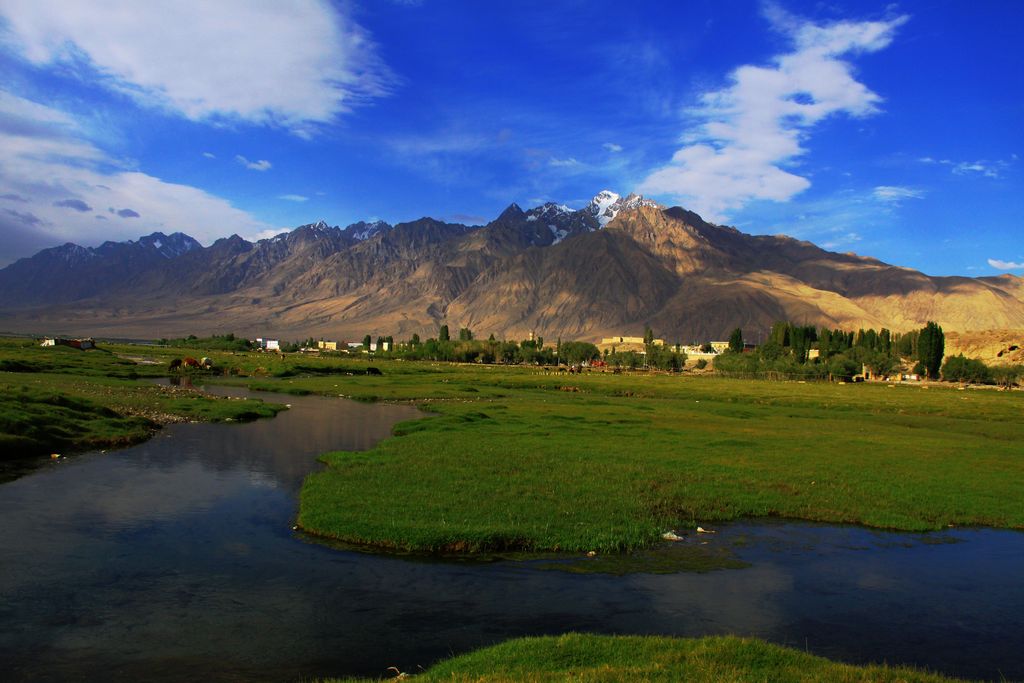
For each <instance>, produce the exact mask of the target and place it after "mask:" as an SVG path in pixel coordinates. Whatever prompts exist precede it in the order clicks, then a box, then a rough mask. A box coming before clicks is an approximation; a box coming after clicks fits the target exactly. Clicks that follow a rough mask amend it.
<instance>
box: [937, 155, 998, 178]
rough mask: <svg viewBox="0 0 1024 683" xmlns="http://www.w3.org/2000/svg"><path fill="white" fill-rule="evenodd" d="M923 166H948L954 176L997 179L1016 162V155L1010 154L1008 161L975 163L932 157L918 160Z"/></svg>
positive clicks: (980, 161)
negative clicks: (978, 176)
mask: <svg viewBox="0 0 1024 683" xmlns="http://www.w3.org/2000/svg"><path fill="white" fill-rule="evenodd" d="M918 161H920V162H921V163H923V164H939V165H942V166H949V167H950V171H952V172H953V173H955V174H956V175H972V174H977V175H981V176H984V177H986V178H999V177H1000V176H1002V174H1003V172H1004V171H1006V169H1007V168H1009V167H1010V164H1011V163H1013V162H1015V161H1017V155H1016V154H1011V155H1010V160H1009V161H1007V160H1005V159H996V160H994V161H989V160H987V159H979V160H977V161H953V160H952V159H934V158H932V157H921V158H920V159H918Z"/></svg>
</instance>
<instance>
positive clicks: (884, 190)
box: [872, 185, 924, 203]
mask: <svg viewBox="0 0 1024 683" xmlns="http://www.w3.org/2000/svg"><path fill="white" fill-rule="evenodd" d="M872 194H873V195H874V197H875V199H877V200H879V201H882V202H893V203H898V202H901V201H903V200H904V199H921V198H922V197H924V192H923V191H922V190H916V189H914V188H912V187H900V186H898V185H879V186H878V187H876V188H875V189H874V192H872Z"/></svg>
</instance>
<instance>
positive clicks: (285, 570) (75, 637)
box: [0, 390, 1024, 681]
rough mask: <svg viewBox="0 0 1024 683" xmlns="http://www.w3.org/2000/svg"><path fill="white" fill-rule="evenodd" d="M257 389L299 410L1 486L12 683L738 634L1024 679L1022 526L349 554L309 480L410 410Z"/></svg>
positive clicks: (414, 662) (3, 637) (758, 532)
mask: <svg viewBox="0 0 1024 683" xmlns="http://www.w3.org/2000/svg"><path fill="white" fill-rule="evenodd" d="M233 391H234V390H233ZM234 393H236V394H237V393H242V392H239V391H235V392H234ZM261 397H263V398H265V399H267V400H275V401H279V402H283V403H291V404H292V406H293V407H292V410H290V411H287V412H285V413H282V414H280V415H279V416H278V417H277V418H275V419H273V420H262V421H258V422H254V423H249V424H244V425H176V426H172V427H169V428H166V429H164V430H162V431H161V432H160V433H159V434H158V435H157V436H156V437H155V438H154V439H152V440H151V441H149V442H146V443H144V444H141V445H139V446H136V447H134V448H130V449H126V450H122V451H116V452H109V453H105V454H101V453H90V454H85V455H82V456H77V457H75V458H71V459H68V460H66V461H61V462H57V463H47V464H46V465H44V466H43V467H42V468H40V469H39V470H36V471H35V472H33V473H31V474H29V475H27V476H24V477H22V478H20V479H17V480H15V481H10V482H7V483H3V484H0V671H3V672H4V673H3V678H4V680H32V681H36V680H39V681H42V680H61V681H69V680H130V679H135V680H140V679H141V680H181V679H184V678H193V677H194V678H199V677H202V678H204V679H208V680H209V679H212V680H252V679H263V680H297V679H300V678H309V677H314V676H323V675H342V674H369V675H383V674H385V673H386V672H385V669H386V668H387V667H388V666H392V665H394V666H398V667H400V668H402V669H403V670H405V671H416V670H417V667H418V666H424V667H426V666H429V665H430V664H431V663H432V662H434V661H436V660H437V659H439V658H442V657H445V656H448V655H450V654H453V653H461V652H465V651H467V650H470V649H473V648H475V647H479V646H482V645H487V644H491V643H495V642H499V641H502V640H505V639H507V638H511V637H515V636H521V635H530V634H546V633H562V632H565V631H569V630H576V631H595V632H603V633H660V634H673V635H685V636H697V635H705V634H724V633H736V634H742V635H752V636H759V637H763V638H766V639H768V640H771V641H774V642H777V643H782V644H788V645H793V646H798V647H801V648H807V649H809V650H810V651H811V652H814V653H817V654H822V655H825V656H829V657H833V658H836V659H841V660H845V661H850V662H871V661H883V660H885V661H888V662H890V663H910V664H916V665H920V666H926V667H929V668H932V669H936V670H939V671H943V672H946V673H950V674H957V675H963V676H972V677H978V678H989V679H998V678H999V677H1000V676H1005V677H1006V678H1009V679H1022V678H1024V655H1022V652H1024V647H1022V646H1024V581H1022V578H1024V534H1021V533H1015V532H1005V531H993V530H950V531H948V532H943V533H940V534H933V535H913V534H887V533H880V532H872V531H868V530H864V529H859V528H852V527H851V528H848V527H830V526H823V525H810V524H781V523H763V524H761V523H759V524H732V525H728V526H725V527H722V528H720V529H719V533H718V534H716V535H715V536H713V537H709V539H710V540H709V544H711V545H714V544H718V546H725V547H729V548H731V549H733V551H734V552H735V555H736V557H737V558H739V559H741V560H743V561H745V562H747V563H749V564H750V566H749V567H747V568H744V569H728V570H720V571H714V572H709V573H705V574H692V573H674V574H642V573H641V574H629V575H626V576H618V577H617V576H609V575H603V574H594V575H578V574H569V573H565V572H560V571H541V570H539V569H538V568H537V564H536V563H530V562H525V563H524V562H510V561H502V562H491V563H481V562H442V561H424V560H422V559H419V560H417V559H410V558H399V557H388V556H378V555H372V554H365V553H356V552H348V551H343V550H338V549H334V548H329V547H325V546H322V545H319V544H316V543H312V542H309V541H308V540H306V539H304V538H303V537H302V536H300V535H297V534H295V533H294V532H293V531H292V530H291V526H292V523H293V518H294V515H295V512H296V508H297V494H298V491H299V488H300V487H301V484H302V479H303V477H304V476H305V475H306V474H307V473H308V472H310V471H312V470H313V469H315V468H317V467H318V466H319V465H318V464H317V463H316V456H317V455H318V454H319V453H321V452H323V451H326V450H331V449H339V448H344V449H360V448H366V447H369V446H371V445H372V444H373V443H375V442H376V441H377V440H379V439H381V438H383V437H385V436H387V435H388V434H389V433H390V429H391V427H392V426H393V425H394V423H396V422H398V421H401V420H406V419H410V418H414V417H417V416H419V415H421V414H420V413H418V412H417V411H415V410H414V409H413V408H410V407H405V406H386V405H368V404H360V403H355V402H351V401H343V400H340V399H339V400H332V399H324V398H316V397H290V396H273V395H265V394H264V395H261ZM702 540H703V539H702Z"/></svg>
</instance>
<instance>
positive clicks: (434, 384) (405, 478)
mask: <svg viewBox="0 0 1024 683" xmlns="http://www.w3.org/2000/svg"><path fill="white" fill-rule="evenodd" d="M392 365H393V366H400V365H401V364H398V363H395V364H392ZM411 365H412V364H405V367H391V366H383V365H382V366H381V367H382V368H383V370H384V374H383V375H382V376H319V377H295V378H289V379H287V380H278V381H274V382H262V383H256V384H254V385H253V386H256V387H260V388H268V389H269V388H274V389H276V390H278V391H292V392H298V393H304V392H313V393H320V394H327V395H345V396H349V397H353V398H361V399H364V400H402V401H413V402H415V403H417V404H419V405H420V406H421V407H423V408H425V409H428V410H430V411H431V412H433V413H436V416H435V417H429V418H425V419H423V420H418V421H414V422H411V423H405V424H402V425H399V426H398V427H396V430H395V437H394V438H392V439H388V440H386V441H384V442H382V443H381V444H379V445H378V446H377V447H376V448H375V449H373V450H371V451H367V452H358V453H350V452H335V453H329V454H326V455H325V456H324V457H323V461H324V462H325V463H326V465H327V467H326V469H325V470H324V471H322V472H318V473H314V474H312V475H310V476H309V477H308V478H307V480H306V483H305V485H304V487H303V491H302V497H301V507H300V513H299V526H300V527H301V528H303V529H304V530H306V531H308V532H310V533H312V534H316V535H321V536H325V537H330V538H335V539H338V540H342V541H346V542H350V543H358V544H368V545H373V546H377V547H381V548H392V549H400V550H413V551H424V552H481V551H507V550H526V551H548V550H557V551H569V552H588V551H596V552H609V551H624V550H629V549H633V548H638V547H644V546H648V545H651V544H653V543H656V542H660V539H661V537H662V534H664V533H666V532H667V531H670V530H683V529H690V530H692V529H694V528H695V527H696V526H698V525H701V524H704V525H707V524H708V523H713V522H716V521H722V520H731V519H736V518H740V517H750V518H756V517H765V516H772V517H775V516H777V517H786V518H792V519H803V520H810V521H820V522H831V523H856V524H862V525H866V526H870V527H877V528H883V529H894V530H905V531H925V530H934V529H941V528H947V527H948V526H951V525H955V526H963V525H980V526H991V527H996V528H1009V529H1021V528H1024V509H1021V507H1020V505H1019V501H1020V500H1022V499H1024V476H1022V475H1024V458H1022V457H1021V452H1020V443H1024V424H1022V423H1021V421H1020V419H1019V417H1020V411H1021V409H1022V407H1024V401H1022V400H1021V399H1022V398H1024V397H1022V396H1021V395H1019V394H1016V393H996V392H956V391H935V390H932V391H928V390H924V389H921V388H919V387H906V386H896V387H892V388H890V387H888V386H885V385H873V386H865V385H836V384H802V383H795V382H788V383H786V382H765V381H756V380H752V381H747V380H721V379H714V378H695V377H679V376H668V375H657V376H656V375H613V374H610V373H609V374H597V373H595V374H593V375H576V376H557V375H546V374H543V373H538V372H536V371H530V370H524V369H498V368H473V367H456V366H434V367H432V368H426V367H418V368H415V369H413V368H412V367H409V366H411ZM419 365H421V366H422V365H424V364H419Z"/></svg>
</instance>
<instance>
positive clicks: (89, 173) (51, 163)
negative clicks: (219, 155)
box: [0, 91, 271, 263]
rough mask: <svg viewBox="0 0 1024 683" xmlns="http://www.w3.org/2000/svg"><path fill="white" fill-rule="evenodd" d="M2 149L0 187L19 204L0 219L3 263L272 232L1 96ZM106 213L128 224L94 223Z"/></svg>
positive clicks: (60, 115)
mask: <svg viewBox="0 0 1024 683" xmlns="http://www.w3.org/2000/svg"><path fill="white" fill-rule="evenodd" d="M0 149H3V150H4V153H3V158H2V163H0V187H4V188H5V189H6V190H8V191H9V192H10V193H11V195H12V196H17V197H18V203H17V204H16V207H17V208H14V206H15V205H12V206H11V208H10V209H5V210H4V211H2V212H0V263H2V262H4V261H6V260H9V259H11V258H12V257H18V256H26V255H30V254H31V253H32V252H33V251H35V250H36V249H39V248H42V247H44V246H53V245H54V244H59V243H62V242H66V241H73V242H77V243H79V244H83V245H87V246H88V245H95V244H99V243H100V242H103V241H104V240H108V239H115V240H124V239H133V238H136V237H138V236H139V235H142V234H147V233H149V232H153V231H156V230H160V231H163V232H173V231H179V230H180V231H183V232H186V233H188V234H190V235H192V236H193V237H195V238H196V239H198V240H199V241H201V242H204V243H209V242H211V241H212V240H213V239H216V238H217V237H220V236H223V235H225V234H230V233H232V232H237V233H239V234H241V235H243V236H244V235H253V234H256V233H259V232H260V231H263V230H266V229H268V228H270V227H271V226H269V225H267V224H266V223H263V222H262V221H259V220H257V219H256V218H254V217H253V216H251V215H250V214H248V213H246V212H245V211H242V210H240V209H237V208H235V207H233V206H232V205H231V204H230V203H229V202H227V201H226V200H224V199H222V198H220V197H217V196H214V195H211V194H209V193H207V192H205V191H203V190H201V189H199V188H196V187H191V186H188V185H180V184H177V183H169V182H165V181H163V180H161V179H160V178H156V177H153V176H151V175H147V174H145V173H142V172H139V171H137V170H134V169H130V168H126V167H124V166H123V165H122V164H120V163H119V161H118V160H117V159H114V158H111V157H109V156H108V155H106V154H105V153H104V152H103V151H102V150H100V149H99V148H97V147H96V146H94V145H93V144H92V143H91V142H90V141H89V140H88V139H86V137H85V134H84V133H83V132H82V130H81V128H80V127H79V126H78V125H77V123H76V122H75V120H74V119H73V118H72V117H70V116H68V115H67V114H66V113H64V112H61V111H59V110H57V109H53V108H51V107H46V106H44V105H41V104H38V103H35V102H31V101H29V100H26V99H23V98H20V97H17V96H15V95H12V94H10V93H6V92H3V91H0ZM69 207H70V209H75V210H70V209H69ZM81 207H95V209H94V210H90V211H81V210H79V209H80V208H81ZM101 207H102V208H101ZM107 207H110V208H109V209H108V208H107ZM100 212H102V213H106V214H108V215H110V216H112V217H113V218H118V217H120V219H130V220H120V219H118V220H96V219H97V217H102V218H105V216H101V214H100Z"/></svg>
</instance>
